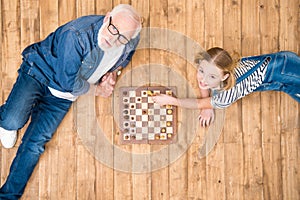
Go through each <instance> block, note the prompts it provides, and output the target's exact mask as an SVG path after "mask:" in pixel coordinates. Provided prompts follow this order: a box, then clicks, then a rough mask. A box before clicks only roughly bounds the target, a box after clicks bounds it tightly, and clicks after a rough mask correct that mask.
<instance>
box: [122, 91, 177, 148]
mask: <svg viewBox="0 0 300 200" xmlns="http://www.w3.org/2000/svg"><path fill="white" fill-rule="evenodd" d="M149 89H151V88H139V89H136V88H128V90H122V92H120V94H121V97H120V100H121V101H122V102H121V105H122V106H121V108H122V116H121V119H122V120H121V121H122V124H121V129H122V133H123V134H122V140H123V141H124V142H125V143H126V141H127V142H128V143H151V141H152V142H154V143H155V141H156V142H157V141H168V140H172V139H173V137H174V119H175V118H174V114H176V112H174V111H175V107H173V106H167V107H166V106H164V107H161V106H160V105H158V104H156V103H154V102H153V99H152V96H151V95H149V94H148V91H149ZM151 92H152V93H153V94H160V93H162V91H161V89H160V88H156V89H153V90H151ZM164 93H165V94H169V95H172V94H173V92H172V90H170V89H166V90H165V91H164Z"/></svg>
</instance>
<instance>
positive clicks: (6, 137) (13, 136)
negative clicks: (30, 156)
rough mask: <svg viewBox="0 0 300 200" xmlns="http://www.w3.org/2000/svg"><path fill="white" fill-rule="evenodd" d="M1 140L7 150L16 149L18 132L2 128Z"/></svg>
mask: <svg viewBox="0 0 300 200" xmlns="http://www.w3.org/2000/svg"><path fill="white" fill-rule="evenodd" d="M0 140H1V143H2V146H3V147H4V148H6V149H10V148H12V147H14V146H15V144H16V141H17V131H15V130H13V131H8V130H5V129H4V128H1V127H0Z"/></svg>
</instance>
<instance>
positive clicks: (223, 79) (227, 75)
mask: <svg viewBox="0 0 300 200" xmlns="http://www.w3.org/2000/svg"><path fill="white" fill-rule="evenodd" d="M228 77H229V74H228V73H227V74H225V75H224V76H223V78H222V81H225V80H226V79H228Z"/></svg>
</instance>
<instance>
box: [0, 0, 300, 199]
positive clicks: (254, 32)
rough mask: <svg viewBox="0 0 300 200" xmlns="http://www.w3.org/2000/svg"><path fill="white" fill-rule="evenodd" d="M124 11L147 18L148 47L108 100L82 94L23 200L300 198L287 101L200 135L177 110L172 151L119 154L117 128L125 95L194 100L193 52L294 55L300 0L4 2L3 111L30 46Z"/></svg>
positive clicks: (233, 117)
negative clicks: (155, 91)
mask: <svg viewBox="0 0 300 200" xmlns="http://www.w3.org/2000/svg"><path fill="white" fill-rule="evenodd" d="M119 3H130V4H132V5H133V6H134V7H135V8H136V9H137V10H138V11H139V12H140V13H141V15H142V16H143V19H144V22H143V26H144V27H145V28H146V27H150V31H149V30H145V29H144V30H143V32H142V38H144V39H147V38H148V39H150V40H146V41H144V42H145V43H143V44H144V45H145V44H146V45H145V46H143V47H140V48H139V49H138V50H137V52H136V54H135V55H134V57H133V60H132V62H131V63H130V65H129V66H128V67H127V69H126V70H124V71H123V73H122V75H121V76H120V77H119V82H118V84H117V86H116V91H115V93H114V95H113V96H112V97H111V98H108V99H103V98H95V97H93V96H91V95H85V96H83V97H81V98H80V99H79V100H78V102H76V103H75V104H74V106H73V107H72V109H71V111H70V112H69V113H68V115H67V116H66V118H65V119H64V121H63V123H62V124H61V126H60V127H59V129H58V131H57V133H56V134H55V136H54V138H53V139H52V140H51V141H50V142H49V143H48V144H47V149H46V152H45V153H44V154H43V155H42V157H41V159H40V161H39V164H38V166H37V167H36V169H35V171H34V173H33V175H32V177H31V179H30V181H29V183H28V185H27V187H26V191H25V193H24V196H23V198H22V200H25V199H26V200H27V199H28V200H37V199H51V200H58V199H59V200H73V199H74V200H75V199H78V200H93V199H95V200H99V199H103V200H109V199H116V200H117V199H120V200H124V199H159V200H160V199H166V200H167V199H178V200H185V199H190V200H196V199H199V200H200V199H207V200H212V199H217V200H220V199H228V200H232V199H239V200H242V199H247V200H248V199H255V200H257V199H264V200H268V199H272V200H274V199H286V200H299V199H300V172H299V170H300V167H299V166H300V117H299V113H300V106H299V103H297V102H296V101H294V100H293V99H291V98H290V97H289V96H288V95H286V94H283V93H279V92H263V93H253V94H251V95H249V96H247V97H246V98H244V99H242V100H240V101H238V102H237V103H235V104H234V105H232V106H231V107H230V108H228V109H226V110H223V111H218V112H217V113H216V114H217V119H216V121H215V123H214V125H212V126H211V127H210V128H206V129H202V128H200V127H199V124H198V122H197V115H198V111H193V110H185V109H179V110H178V130H179V131H178V143H176V144H174V145H170V146H162V145H146V144H143V145H120V144H119V134H120V133H119V130H118V117H119V109H118V105H119V102H118V96H119V94H118V88H120V87H122V86H142V85H163V86H176V87H177V91H178V96H179V97H194V96H198V95H199V91H198V90H197V84H196V82H195V75H196V74H195V68H194V66H193V65H192V63H191V62H190V61H191V60H192V58H191V57H190V56H191V55H192V54H193V52H194V50H195V49H194V46H193V45H196V46H197V47H199V46H200V47H202V48H204V49H206V48H210V47H213V46H221V47H224V48H225V49H228V50H229V51H230V52H231V53H233V52H237V53H239V54H240V55H242V56H248V55H255V54H261V53H269V52H274V51H278V50H290V51H294V52H296V53H298V55H299V53H300V39H299V35H300V34H299V33H300V23H299V22H300V20H299V19H300V12H299V11H300V1H299V0H288V1H287V0H277V1H275V0H260V1H258V0H249V1H241V0H212V1H205V0H151V1H150V0H131V1H130V0H124V1H123V0H122V1H120V0H98V1H96V0H43V1H39V0H10V1H5V0H1V4H0V6H1V8H0V10H1V15H0V21H1V26H0V31H1V34H0V41H1V48H0V53H1V57H0V63H1V65H0V72H1V81H0V88H1V93H0V101H1V103H4V102H5V99H6V98H7V96H8V94H9V92H10V89H11V88H12V85H13V83H14V81H15V79H16V76H17V73H16V70H17V69H18V67H19V65H20V63H21V57H20V53H21V51H22V49H23V48H25V47H26V46H27V45H29V44H31V43H33V42H36V41H39V40H41V39H43V38H45V37H46V36H47V35H48V34H49V33H50V32H51V31H53V30H55V28H56V27H57V26H58V25H61V24H63V23H65V22H67V21H69V20H71V19H75V18H76V17H79V16H82V15H87V14H106V12H107V11H109V10H110V9H111V8H112V7H113V6H114V5H117V4H119ZM24 129H25V128H24ZM24 129H22V130H21V131H20V133H19V138H18V142H17V145H16V147H15V148H13V149H10V150H7V149H3V148H1V151H0V156H1V159H0V167H1V170H0V176H1V180H0V181H1V185H2V184H3V183H4V181H5V179H6V176H7V175H8V172H9V166H10V164H11V162H12V160H13V158H14V155H15V153H16V150H17V147H18V146H19V144H20V139H21V137H22V135H23V132H24ZM216 141H217V144H215V142H216ZM203 146H204V148H202V147H203ZM201 148H202V149H201Z"/></svg>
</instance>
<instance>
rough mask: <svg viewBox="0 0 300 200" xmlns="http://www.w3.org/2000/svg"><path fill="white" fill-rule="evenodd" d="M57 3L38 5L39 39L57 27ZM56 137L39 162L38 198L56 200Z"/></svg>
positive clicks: (49, 2) (47, 2) (45, 2)
mask: <svg viewBox="0 0 300 200" xmlns="http://www.w3.org/2000/svg"><path fill="white" fill-rule="evenodd" d="M57 6H58V1H44V2H43V3H42V4H39V12H40V21H41V22H43V23H41V24H40V31H39V34H40V39H44V38H45V37H46V36H47V35H48V34H49V33H51V32H52V31H54V30H55V29H56V28H57V25H58V10H57ZM58 157H59V154H58V137H57V134H55V135H54V137H53V138H52V140H51V141H50V142H49V143H48V144H47V145H46V151H45V152H44V155H42V157H41V159H40V161H39V177H38V179H39V198H40V199H43V198H44V199H58V193H59V188H58V170H59V168H58Z"/></svg>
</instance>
